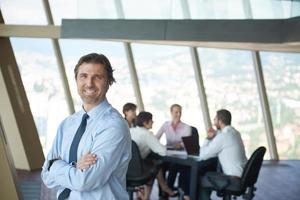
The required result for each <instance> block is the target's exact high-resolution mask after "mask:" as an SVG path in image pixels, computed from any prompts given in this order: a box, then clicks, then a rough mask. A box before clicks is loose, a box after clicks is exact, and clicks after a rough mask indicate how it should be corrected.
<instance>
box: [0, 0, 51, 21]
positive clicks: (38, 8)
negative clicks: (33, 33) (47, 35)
mask: <svg viewBox="0 0 300 200" xmlns="http://www.w3.org/2000/svg"><path fill="white" fill-rule="evenodd" d="M0 7H1V12H2V15H3V18H4V22H5V23H6V24H35V25H46V24H47V20H46V14H45V12H44V8H43V4H42V1H41V0H26V1H18V0H0Z"/></svg>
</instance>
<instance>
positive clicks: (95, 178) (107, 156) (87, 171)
mask: <svg viewBox="0 0 300 200" xmlns="http://www.w3.org/2000/svg"><path fill="white" fill-rule="evenodd" d="M110 129H111V130H110V131H107V132H105V133H102V134H99V135H98V136H96V138H95V140H94V143H93V148H92V149H91V151H92V152H93V153H91V152H88V153H86V154H85V155H83V156H82V157H81V158H80V159H79V160H78V162H77V164H76V165H75V166H73V165H71V164H69V163H67V162H66V161H64V160H57V161H55V162H54V163H53V164H52V166H51V167H50V170H49V171H48V169H47V168H48V163H49V160H51V159H53V158H57V157H58V156H59V153H58V152H60V151H59V145H58V144H59V142H57V141H56V142H55V144H54V146H53V148H52V150H51V152H50V154H49V156H48V158H47V161H46V162H45V164H44V166H43V170H42V179H43V181H44V183H45V185H47V186H48V187H49V188H53V187H61V188H69V189H71V190H75V191H89V190H93V189H95V188H97V187H99V186H101V185H102V184H105V183H106V182H107V181H108V179H109V178H110V176H111V174H112V173H113V172H114V171H115V169H116V168H118V167H119V165H120V163H121V162H123V161H124V160H123V152H126V150H125V148H126V147H127V144H126V142H125V141H124V140H125V138H124V137H120V134H112V132H117V131H119V130H115V129H114V128H113V127H112V128H110ZM121 135H122V134H121Z"/></svg>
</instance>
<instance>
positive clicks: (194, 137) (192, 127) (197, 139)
mask: <svg viewBox="0 0 300 200" xmlns="http://www.w3.org/2000/svg"><path fill="white" fill-rule="evenodd" d="M191 129H192V137H193V139H194V140H195V141H197V143H196V145H197V155H199V150H200V145H199V134H198V130H197V128H196V127H194V126H191Z"/></svg>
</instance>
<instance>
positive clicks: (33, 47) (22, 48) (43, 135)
mask: <svg viewBox="0 0 300 200" xmlns="http://www.w3.org/2000/svg"><path fill="white" fill-rule="evenodd" d="M11 43H12V47H13V50H14V54H15V57H16V60H17V63H18V66H19V70H20V73H21V78H22V81H23V85H24V87H25V91H26V94H27V98H28V100H29V104H30V108H31V112H32V114H33V117H34V121H35V124H36V127H37V129H38V133H39V137H40V141H41V144H42V147H43V150H44V153H45V154H47V152H48V151H49V150H50V148H51V145H52V142H53V139H54V137H55V135H56V130H57V127H58V125H59V123H60V122H61V121H62V120H63V119H64V118H65V117H66V116H68V114H69V113H68V107H67V104H66V100H65V94H64V91H63V87H62V82H61V79H60V75H59V72H58V66H57V62H56V58H55V56H54V52H53V49H52V45H51V42H50V40H49V39H28V38H12V39H11Z"/></svg>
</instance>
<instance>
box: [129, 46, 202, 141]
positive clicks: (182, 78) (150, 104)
mask: <svg viewBox="0 0 300 200" xmlns="http://www.w3.org/2000/svg"><path fill="white" fill-rule="evenodd" d="M132 47H133V52H134V55H135V56H134V58H135V61H136V68H137V72H138V76H139V80H140V85H141V90H142V96H143V100H144V104H145V110H146V111H149V112H151V113H153V114H154V116H153V118H154V124H153V126H154V128H153V130H154V132H156V131H157V130H158V129H159V128H160V126H161V125H162V124H163V123H164V122H165V121H167V120H170V119H171V116H170V106H171V105H172V104H174V103H178V104H180V105H181V106H182V108H183V110H182V112H183V113H182V121H183V122H186V123H187V124H189V125H193V126H195V127H197V128H198V131H199V133H200V135H201V136H203V135H204V124H203V119H202V113H201V112H202V111H201V107H200V99H199V96H198V90H197V85H196V81H195V75H194V70H193V66H192V63H191V56H190V54H189V49H188V48H187V47H176V46H162V45H142V44H133V45H132Z"/></svg>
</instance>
